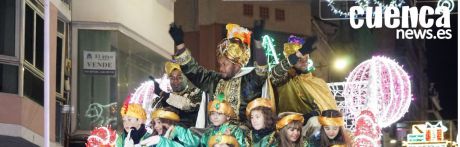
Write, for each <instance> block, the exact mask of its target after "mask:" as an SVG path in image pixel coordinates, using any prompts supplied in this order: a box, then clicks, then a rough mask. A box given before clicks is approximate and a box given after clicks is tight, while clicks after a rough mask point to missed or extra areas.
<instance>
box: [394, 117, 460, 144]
mask: <svg viewBox="0 0 460 147" xmlns="http://www.w3.org/2000/svg"><path fill="white" fill-rule="evenodd" d="M445 132H447V127H446V126H444V125H443V122H442V121H438V122H434V123H433V122H425V123H424V124H421V123H419V124H414V125H412V133H411V134H407V141H404V142H403V146H408V147H419V146H430V147H431V146H433V147H446V146H448V145H449V144H451V145H452V146H454V145H455V144H456V143H455V142H452V141H449V140H446V139H445V138H444V133H445Z"/></svg>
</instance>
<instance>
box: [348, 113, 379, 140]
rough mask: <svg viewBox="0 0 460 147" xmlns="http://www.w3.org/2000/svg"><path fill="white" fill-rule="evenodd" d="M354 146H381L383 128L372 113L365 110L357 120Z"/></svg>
mask: <svg viewBox="0 0 460 147" xmlns="http://www.w3.org/2000/svg"><path fill="white" fill-rule="evenodd" d="M354 136H355V138H354V143H353V146H373V147H376V146H381V145H380V137H381V128H380V127H379V126H378V124H377V122H376V119H375V117H374V114H373V113H372V111H369V110H363V111H361V113H360V114H359V116H358V118H357V119H356V130H355V132H354Z"/></svg>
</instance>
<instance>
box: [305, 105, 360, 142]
mask: <svg viewBox="0 0 460 147" xmlns="http://www.w3.org/2000/svg"><path fill="white" fill-rule="evenodd" d="M319 123H320V124H321V129H320V133H318V134H315V135H313V136H312V137H310V147H323V146H324V147H329V146H344V147H345V146H351V143H350V139H349V136H348V135H346V132H345V129H344V127H343V125H344V121H343V117H342V114H341V113H340V112H339V111H337V110H325V111H322V112H321V116H319Z"/></svg>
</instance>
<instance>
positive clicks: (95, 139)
mask: <svg viewBox="0 0 460 147" xmlns="http://www.w3.org/2000/svg"><path fill="white" fill-rule="evenodd" d="M117 137H118V135H117V133H116V131H115V130H113V129H112V128H111V127H110V126H108V127H96V128H94V130H92V131H91V135H90V136H88V139H87V140H86V143H85V145H86V147H112V146H115V141H116V140H117Z"/></svg>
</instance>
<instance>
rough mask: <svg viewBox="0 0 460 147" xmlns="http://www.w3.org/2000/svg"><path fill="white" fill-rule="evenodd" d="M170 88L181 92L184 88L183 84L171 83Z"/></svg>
mask: <svg viewBox="0 0 460 147" xmlns="http://www.w3.org/2000/svg"><path fill="white" fill-rule="evenodd" d="M171 89H172V91H173V92H181V91H182V90H184V89H185V85H184V84H180V85H171Z"/></svg>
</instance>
